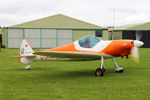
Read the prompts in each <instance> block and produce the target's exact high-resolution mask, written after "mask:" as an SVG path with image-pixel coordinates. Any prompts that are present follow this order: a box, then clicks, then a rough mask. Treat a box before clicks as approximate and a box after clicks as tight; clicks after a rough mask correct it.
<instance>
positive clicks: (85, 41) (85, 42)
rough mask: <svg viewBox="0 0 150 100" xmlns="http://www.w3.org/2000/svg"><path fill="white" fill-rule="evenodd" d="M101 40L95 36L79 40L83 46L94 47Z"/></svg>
mask: <svg viewBox="0 0 150 100" xmlns="http://www.w3.org/2000/svg"><path fill="white" fill-rule="evenodd" d="M99 41H100V39H99V38H97V37H95V36H85V37H83V38H81V39H80V40H79V45H80V46H81V47H83V48H93V47H94V46H95V45H96V44H97V43H98V42H99Z"/></svg>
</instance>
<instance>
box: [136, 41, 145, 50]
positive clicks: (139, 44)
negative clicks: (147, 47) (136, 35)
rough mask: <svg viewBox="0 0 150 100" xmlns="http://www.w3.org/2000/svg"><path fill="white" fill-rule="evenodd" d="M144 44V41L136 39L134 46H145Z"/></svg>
mask: <svg viewBox="0 0 150 100" xmlns="http://www.w3.org/2000/svg"><path fill="white" fill-rule="evenodd" d="M143 45H144V43H143V42H142V41H138V40H135V41H134V46H136V47H138V48H139V47H141V46H143Z"/></svg>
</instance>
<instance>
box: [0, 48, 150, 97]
mask: <svg viewBox="0 0 150 100" xmlns="http://www.w3.org/2000/svg"><path fill="white" fill-rule="evenodd" d="M18 51H19V50H18V49H2V52H0V100H145V99H147V100H149V99H150V95H149V94H150V66H149V65H150V49H146V48H141V49H140V56H141V62H140V63H139V64H136V63H134V62H133V61H132V60H131V59H125V58H124V59H121V58H117V59H116V61H117V62H118V64H119V65H121V66H124V73H115V72H114V70H113V63H112V61H111V59H107V60H105V61H104V66H105V69H106V72H105V75H104V77H96V76H95V73H94V72H95V70H96V69H97V68H98V67H99V66H100V61H89V62H75V61H68V62H66V61H65V62H63V61H50V62H45V61H43V62H42V61H41V62H35V63H33V64H31V67H32V70H30V71H26V70H24V67H25V65H23V64H20V63H19V60H18V59H15V58H10V56H16V55H18Z"/></svg>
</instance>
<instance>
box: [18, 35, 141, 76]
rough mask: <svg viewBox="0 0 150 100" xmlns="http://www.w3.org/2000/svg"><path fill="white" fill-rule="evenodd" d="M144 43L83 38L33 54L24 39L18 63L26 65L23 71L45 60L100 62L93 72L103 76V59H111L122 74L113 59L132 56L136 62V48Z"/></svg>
mask: <svg viewBox="0 0 150 100" xmlns="http://www.w3.org/2000/svg"><path fill="white" fill-rule="evenodd" d="M143 44H144V43H143V42H142V41H139V40H108V41H103V40H101V39H99V38H97V37H95V36H84V37H83V38H81V39H79V40H76V41H75V42H73V43H70V44H68V45H65V46H61V47H57V48H53V49H47V50H43V51H40V52H34V51H33V50H32V48H31V46H30V44H29V43H28V41H27V40H26V39H24V40H23V41H22V43H21V46H20V52H19V56H17V57H19V61H20V63H22V64H27V66H26V67H25V69H27V70H29V69H30V64H31V63H32V62H34V61H39V60H46V61H53V60H65V61H66V60H73V61H79V60H80V61H89V60H100V59H101V65H100V68H98V69H97V70H96V72H95V75H96V76H103V75H104V72H105V69H104V67H103V62H104V59H107V58H111V59H112V61H113V63H114V70H115V71H116V72H123V68H122V67H120V66H119V65H118V64H117V63H116V61H115V59H114V58H115V57H124V56H126V58H129V55H130V54H132V55H133V57H134V59H135V60H136V61H138V60H139V56H138V48H139V47H141V46H142V45H143Z"/></svg>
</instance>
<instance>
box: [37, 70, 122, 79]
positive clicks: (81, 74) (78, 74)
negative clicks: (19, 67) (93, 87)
mask: <svg viewBox="0 0 150 100" xmlns="http://www.w3.org/2000/svg"><path fill="white" fill-rule="evenodd" d="M116 74H118V75H119V74H121V73H115V72H114V70H112V69H107V71H106V72H105V73H104V76H103V77H113V76H116ZM40 77H43V78H47V79H48V78H53V77H54V78H55V77H57V79H64V78H91V77H97V76H95V70H85V71H83V70H82V71H65V72H60V71H59V72H55V74H52V73H51V72H49V73H45V74H42V76H40Z"/></svg>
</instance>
